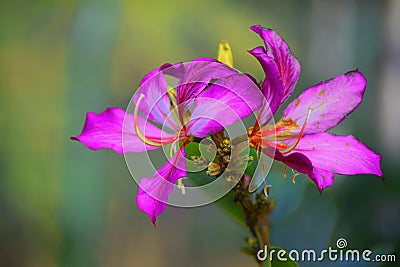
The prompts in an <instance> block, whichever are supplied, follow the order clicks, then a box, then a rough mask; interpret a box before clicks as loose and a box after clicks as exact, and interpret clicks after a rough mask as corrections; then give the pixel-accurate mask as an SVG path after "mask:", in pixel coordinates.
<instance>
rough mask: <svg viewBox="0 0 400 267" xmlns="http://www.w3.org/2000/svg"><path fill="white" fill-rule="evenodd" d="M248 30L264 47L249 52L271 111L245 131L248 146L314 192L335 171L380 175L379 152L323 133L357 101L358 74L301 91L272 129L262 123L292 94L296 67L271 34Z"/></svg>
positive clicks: (331, 179) (360, 91) (348, 138)
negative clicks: (304, 178)
mask: <svg viewBox="0 0 400 267" xmlns="http://www.w3.org/2000/svg"><path fill="white" fill-rule="evenodd" d="M251 29H252V30H253V31H254V32H256V33H257V34H258V35H259V36H260V37H261V38H262V39H263V40H264V44H265V47H263V46H259V47H256V48H254V49H252V50H251V51H249V52H250V53H251V54H252V55H253V56H254V57H256V59H257V60H258V61H259V62H260V63H261V66H262V68H263V70H264V72H265V76H266V77H265V79H264V81H263V83H262V86H261V89H262V91H263V94H264V96H265V98H266V99H267V101H268V103H269V106H270V109H271V112H269V113H267V112H263V110H262V111H261V114H260V116H259V118H258V123H256V125H255V126H254V127H252V128H250V129H249V138H250V140H251V144H252V146H253V147H255V148H256V149H259V150H262V151H263V152H264V153H265V154H267V155H269V156H271V157H274V159H276V160H279V161H282V162H283V163H284V164H286V165H287V166H289V167H291V168H293V169H295V170H297V171H299V172H301V173H304V174H307V175H308V176H309V177H310V178H311V179H312V180H313V181H314V183H315V184H316V185H317V187H318V189H319V190H320V191H322V190H323V189H324V188H326V187H328V186H330V185H332V184H333V182H334V175H335V173H337V174H344V175H355V174H375V175H377V176H380V177H382V171H381V169H380V161H381V156H380V155H379V154H377V153H375V152H374V151H372V150H371V149H369V148H368V147H367V146H366V145H364V144H363V143H361V142H360V141H358V140H357V139H356V138H355V137H353V136H352V135H349V136H336V135H334V134H330V133H327V131H328V130H329V129H331V128H332V127H334V126H336V125H337V124H339V123H340V122H341V121H342V120H343V119H344V118H345V117H346V116H347V115H348V114H350V113H351V112H352V111H353V110H354V109H355V108H356V107H357V106H358V105H359V104H360V103H361V101H362V97H363V94H364V91H365V87H366V79H365V77H364V75H363V74H362V73H361V72H359V71H358V70H355V71H351V72H348V73H346V74H344V75H341V76H338V77H335V78H333V79H330V80H328V81H324V82H321V83H319V84H317V85H315V86H312V87H310V88H308V89H306V90H305V91H304V92H303V93H302V94H301V95H299V97H297V98H296V99H295V100H294V101H293V102H291V103H290V104H289V105H288V106H287V107H286V109H285V110H284V111H283V116H282V118H281V119H280V120H279V121H278V122H277V123H276V124H275V125H268V124H267V123H268V122H269V120H270V119H271V117H272V116H273V115H274V114H275V113H276V111H277V109H278V108H279V106H280V105H282V104H283V103H284V102H285V100H287V99H288V98H289V97H290V95H291V94H292V92H293V90H294V87H295V85H296V83H297V80H298V79H299V76H300V64H299V63H298V61H297V60H296V58H295V57H294V56H293V54H292V53H291V51H290V49H289V47H288V45H287V44H286V43H285V41H284V40H283V39H282V38H281V37H280V36H279V35H278V34H277V33H276V32H274V31H273V30H271V29H265V28H262V27H261V26H260V25H257V26H252V27H251ZM293 178H294V177H293Z"/></svg>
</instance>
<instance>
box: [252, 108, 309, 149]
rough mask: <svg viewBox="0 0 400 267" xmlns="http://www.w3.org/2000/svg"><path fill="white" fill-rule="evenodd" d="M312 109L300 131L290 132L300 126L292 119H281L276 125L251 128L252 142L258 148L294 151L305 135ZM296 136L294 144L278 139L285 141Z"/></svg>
mask: <svg viewBox="0 0 400 267" xmlns="http://www.w3.org/2000/svg"><path fill="white" fill-rule="evenodd" d="M311 112H312V109H311V108H309V109H308V113H307V116H306V119H305V121H304V123H303V125H302V127H301V130H300V132H299V133H298V134H297V135H296V134H293V133H291V132H290V130H291V129H292V130H293V129H297V128H299V126H298V125H297V124H296V122H293V121H292V120H290V119H289V120H286V121H279V122H278V123H277V124H275V125H265V126H263V127H262V128H261V129H260V130H258V131H254V128H253V127H251V128H249V137H250V144H251V145H252V146H253V147H254V148H255V149H257V150H260V148H261V147H264V148H266V147H271V146H273V147H276V148H277V149H278V150H279V152H281V153H282V154H287V153H290V152H291V151H293V150H294V149H295V148H296V147H297V145H298V144H299V142H300V139H301V138H302V137H303V134H304V130H305V128H306V126H307V122H308V119H309V117H310V114H311ZM292 138H296V140H295V141H294V142H293V144H291V145H288V144H287V143H278V142H276V141H283V140H287V139H292Z"/></svg>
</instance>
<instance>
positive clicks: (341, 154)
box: [277, 133, 382, 190]
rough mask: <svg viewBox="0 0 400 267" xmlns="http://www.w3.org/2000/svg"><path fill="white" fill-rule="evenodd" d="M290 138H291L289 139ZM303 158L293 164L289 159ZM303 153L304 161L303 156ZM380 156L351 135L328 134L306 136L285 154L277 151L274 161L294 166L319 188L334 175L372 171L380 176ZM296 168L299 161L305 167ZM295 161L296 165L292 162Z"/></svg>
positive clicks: (329, 181)
mask: <svg viewBox="0 0 400 267" xmlns="http://www.w3.org/2000/svg"><path fill="white" fill-rule="evenodd" d="M291 141H293V140H291ZM300 155H302V156H303V159H300V160H299V162H295V164H293V158H294V157H297V158H299V157H300ZM304 156H305V157H306V158H307V160H305V159H304ZM381 158H382V157H381V155H379V154H377V153H375V152H374V151H372V150H371V149H370V148H368V147H367V146H366V145H365V144H363V143H361V142H360V141H358V140H357V139H356V138H354V137H353V136H351V135H349V136H336V135H333V134H329V133H318V134H312V135H306V136H304V137H303V138H301V139H300V142H299V143H298V145H297V146H296V148H295V149H294V150H293V151H292V152H291V153H290V154H288V155H282V154H280V153H279V152H278V157H277V159H278V160H281V161H283V162H284V163H288V161H289V164H287V165H289V166H291V167H292V168H294V169H297V170H298V171H300V172H303V173H306V174H308V175H309V176H310V178H311V179H312V180H313V181H314V182H315V183H316V185H317V186H318V189H319V190H322V189H324V188H326V187H328V186H330V185H332V184H333V177H334V174H335V173H337V174H344V175H356V174H375V175H377V176H380V177H382V171H381V168H380V161H381ZM309 163H311V165H312V168H309V167H306V168H303V169H300V168H297V167H298V166H299V164H302V166H309ZM296 164H298V165H296Z"/></svg>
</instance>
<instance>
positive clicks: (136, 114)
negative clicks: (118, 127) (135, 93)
mask: <svg viewBox="0 0 400 267" xmlns="http://www.w3.org/2000/svg"><path fill="white" fill-rule="evenodd" d="M143 97H144V94H140V97H139V99H138V101H137V103H136V106H135V111H134V113H133V119H134V124H135V131H136V134H137V136H138V137H139V139H140V140H142V142H143V143H145V144H147V145H151V146H162V145H165V144H169V143H172V142H173V141H174V140H175V139H176V137H175V138H171V139H168V140H161V139H159V140H157V141H155V140H151V139H149V138H148V137H147V136H145V135H144V133H143V132H142V131H141V130H140V127H139V105H140V102H141V101H142V99H143Z"/></svg>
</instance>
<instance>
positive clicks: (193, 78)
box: [177, 58, 237, 109]
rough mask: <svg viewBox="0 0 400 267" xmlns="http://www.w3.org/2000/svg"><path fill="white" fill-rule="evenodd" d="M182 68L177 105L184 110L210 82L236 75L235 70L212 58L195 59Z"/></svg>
mask: <svg viewBox="0 0 400 267" xmlns="http://www.w3.org/2000/svg"><path fill="white" fill-rule="evenodd" d="M184 68H185V71H184V73H183V75H182V78H181V80H180V81H179V85H178V86H177V103H178V105H179V104H183V106H184V107H185V108H186V109H187V108H188V107H189V106H190V105H191V100H192V99H194V98H195V97H196V96H197V95H198V94H200V93H201V91H202V90H203V89H204V88H205V87H206V86H207V84H208V83H209V82H210V81H211V80H213V79H216V78H223V77H227V76H230V75H232V74H237V71H236V70H235V69H233V68H231V67H229V66H227V65H225V64H222V63H220V62H218V61H217V60H215V59H212V58H197V59H195V60H193V61H191V62H189V63H187V64H185V67H184Z"/></svg>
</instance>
